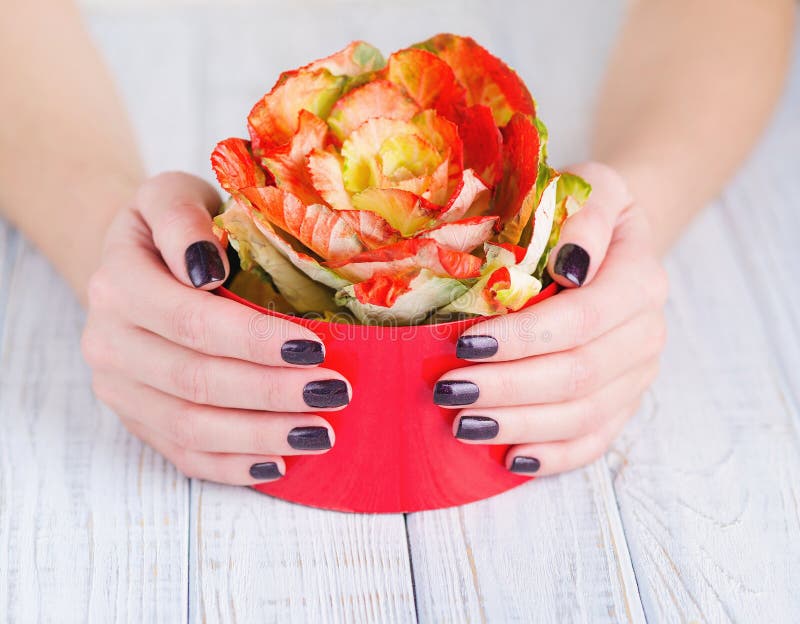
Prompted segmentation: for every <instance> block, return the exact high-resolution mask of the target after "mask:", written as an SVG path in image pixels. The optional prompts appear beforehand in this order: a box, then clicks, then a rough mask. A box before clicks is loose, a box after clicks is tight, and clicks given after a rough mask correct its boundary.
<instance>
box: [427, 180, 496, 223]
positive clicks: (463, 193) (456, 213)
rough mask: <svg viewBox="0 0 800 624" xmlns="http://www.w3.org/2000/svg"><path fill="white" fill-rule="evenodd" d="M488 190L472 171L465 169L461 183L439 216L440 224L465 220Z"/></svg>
mask: <svg viewBox="0 0 800 624" xmlns="http://www.w3.org/2000/svg"><path fill="white" fill-rule="evenodd" d="M488 190H489V189H488V188H486V185H485V184H484V183H483V182H481V180H480V178H479V177H478V176H476V175H475V172H474V171H473V170H472V169H464V173H463V175H462V177H461V181H460V182H459V183H458V186H457V187H456V189H455V191H454V192H453V194H452V195H451V197H450V200H449V201H448V202H447V205H446V206H445V207H444V210H442V213H441V215H439V219H438V220H437V221H438V223H452V222H454V221H459V220H460V219H463V218H464V216H465V215H466V214H467V212H468V211H469V210H470V208H472V207H473V205H474V204H476V202H478V201H479V199H480V197H481V195H483V194H484V193H486V192H487V191H488Z"/></svg>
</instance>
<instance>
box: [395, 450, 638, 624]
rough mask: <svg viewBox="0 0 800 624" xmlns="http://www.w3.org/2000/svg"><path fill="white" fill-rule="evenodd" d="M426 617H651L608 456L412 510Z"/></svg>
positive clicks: (414, 549)
mask: <svg viewBox="0 0 800 624" xmlns="http://www.w3.org/2000/svg"><path fill="white" fill-rule="evenodd" d="M408 529H409V537H410V540H411V553H412V560H413V565H414V576H415V581H416V588H417V609H418V612H419V616H420V621H421V622H468V621H478V622H643V621H644V616H643V613H642V609H641V604H640V603H639V597H638V591H637V588H636V580H635V578H634V576H633V570H632V567H631V562H630V559H629V555H628V551H627V546H626V543H625V536H624V533H623V531H622V526H621V523H620V520H619V516H618V513H617V507H616V502H615V500H614V494H613V491H612V489H611V483H610V480H609V472H608V468H607V466H606V463H605V461H604V460H601V461H598V462H596V463H595V464H594V465H592V466H589V467H587V468H585V469H583V470H580V471H576V472H573V473H571V474H567V475H563V476H561V477H558V478H553V479H539V480H534V481H533V482H531V483H528V484H525V485H522V486H520V487H518V488H516V489H515V490H511V491H509V492H507V493H505V494H501V495H499V496H496V497H494V498H491V499H488V500H485V501H481V502H479V503H475V504H472V505H467V506H464V507H461V508H456V509H448V510H442V511H435V512H425V513H419V514H411V515H410V516H409V518H408Z"/></svg>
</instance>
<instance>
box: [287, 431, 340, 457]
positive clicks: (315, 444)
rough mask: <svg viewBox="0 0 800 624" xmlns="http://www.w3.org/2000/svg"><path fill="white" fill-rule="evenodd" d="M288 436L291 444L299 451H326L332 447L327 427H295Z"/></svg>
mask: <svg viewBox="0 0 800 624" xmlns="http://www.w3.org/2000/svg"><path fill="white" fill-rule="evenodd" d="M287 438H288V440H289V446H291V447H292V448H293V449H297V450H299V451H324V450H325V449H329V448H331V438H330V436H329V435H328V428H327V427H295V428H294V429H292V430H291V431H290V432H289V435H288V436H287Z"/></svg>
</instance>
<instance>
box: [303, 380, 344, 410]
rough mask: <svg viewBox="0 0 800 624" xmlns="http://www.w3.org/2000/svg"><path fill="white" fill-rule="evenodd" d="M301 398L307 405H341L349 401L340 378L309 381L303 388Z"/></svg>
mask: <svg viewBox="0 0 800 624" xmlns="http://www.w3.org/2000/svg"><path fill="white" fill-rule="evenodd" d="M303 400H304V401H305V402H306V404H307V405H308V406H309V407H341V406H342V405H347V404H348V403H349V402H350V397H349V396H348V394H347V384H346V383H345V382H343V381H342V380H341V379H324V380H322V381H309V382H308V383H307V384H306V385H305V387H304V388H303Z"/></svg>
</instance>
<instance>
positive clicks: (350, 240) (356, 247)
mask: <svg viewBox="0 0 800 624" xmlns="http://www.w3.org/2000/svg"><path fill="white" fill-rule="evenodd" d="M242 194H243V195H244V196H245V197H246V198H247V199H248V200H249V201H250V202H251V203H252V204H253V205H254V206H255V207H256V208H258V210H259V211H260V212H261V213H262V214H263V215H264V216H265V217H266V218H267V220H268V221H269V222H270V223H272V224H273V225H275V226H277V227H279V228H280V229H282V230H284V231H286V232H287V233H289V234H291V235H292V236H294V237H295V238H296V239H297V240H299V241H300V242H301V243H303V245H305V246H306V247H308V248H309V249H311V250H312V251H314V252H316V253H317V254H319V255H320V256H322V257H323V258H330V259H337V258H346V257H349V256H352V255H354V254H357V253H359V252H360V251H362V250H363V249H364V246H363V245H362V244H361V241H360V240H359V238H358V235H357V234H356V232H355V230H353V228H352V227H351V226H350V225H348V223H347V222H346V221H345V220H344V219H342V217H341V216H340V215H339V214H338V213H337V212H336V211H335V210H332V209H331V208H328V207H327V206H324V205H322V204H311V205H310V206H306V205H305V204H303V203H302V202H301V201H300V200H299V199H297V198H296V197H295V196H294V195H292V194H291V193H286V192H284V191H281V190H280V189H278V188H275V187H274V186H263V187H250V188H246V189H242Z"/></svg>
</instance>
